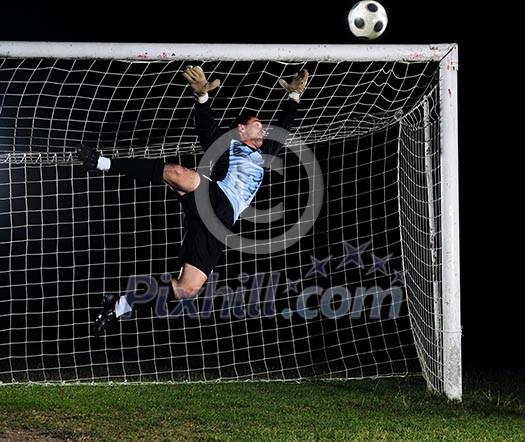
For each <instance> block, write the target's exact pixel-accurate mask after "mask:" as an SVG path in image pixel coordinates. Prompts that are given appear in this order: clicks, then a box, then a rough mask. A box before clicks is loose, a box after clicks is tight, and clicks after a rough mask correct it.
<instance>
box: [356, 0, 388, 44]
mask: <svg viewBox="0 0 525 442" xmlns="http://www.w3.org/2000/svg"><path fill="white" fill-rule="evenodd" d="M387 23H388V17H387V15H386V11H385V8H384V7H383V5H382V4H381V3H378V2H376V1H373V0H364V1H360V2H357V3H356V4H355V5H354V6H352V9H350V12H349V13H348V25H349V26H350V31H352V34H354V35H355V36H356V37H357V38H361V39H364V40H374V39H376V38H377V37H379V36H380V35H381V34H382V33H383V32H385V29H386V25H387Z"/></svg>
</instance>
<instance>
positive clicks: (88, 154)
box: [77, 143, 100, 172]
mask: <svg viewBox="0 0 525 442" xmlns="http://www.w3.org/2000/svg"><path fill="white" fill-rule="evenodd" d="M77 157H78V159H79V160H80V162H81V163H82V168H83V169H84V170H86V171H87V172H93V171H95V170H97V165H98V159H99V158H100V152H98V151H97V150H96V149H93V148H92V147H88V146H86V145H85V144H82V143H80V144H78V145H77Z"/></svg>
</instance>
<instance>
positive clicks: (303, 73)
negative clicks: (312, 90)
mask: <svg viewBox="0 0 525 442" xmlns="http://www.w3.org/2000/svg"><path fill="white" fill-rule="evenodd" d="M307 81H308V71H307V70H306V69H301V70H300V71H299V72H297V74H295V75H294V76H293V78H292V80H291V81H290V83H288V82H287V81H286V80H284V79H282V78H280V79H279V84H280V85H281V86H282V87H284V88H285V89H286V91H287V92H288V93H289V94H290V98H291V99H293V100H295V101H297V102H299V98H300V97H301V95H303V92H304V90H305V89H306V82H307Z"/></svg>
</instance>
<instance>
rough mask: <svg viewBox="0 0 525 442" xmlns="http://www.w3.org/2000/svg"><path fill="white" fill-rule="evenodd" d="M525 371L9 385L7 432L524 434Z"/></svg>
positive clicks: (1, 395) (40, 436) (170, 437)
mask: <svg viewBox="0 0 525 442" xmlns="http://www.w3.org/2000/svg"><path fill="white" fill-rule="evenodd" d="M524 380H525V379H524V375H523V373H517V372H499V373H498V372H494V373H491V374H486V373H485V374H474V375H469V374H466V375H465V380H464V396H463V401H462V402H461V403H453V402H449V401H447V400H446V399H445V398H443V397H441V396H437V395H433V394H430V393H429V392H428V391H427V390H426V386H425V384H424V382H423V381H422V380H421V379H419V378H409V379H381V380H365V381H348V382H315V383H301V384H296V383H213V384H173V385H112V386H107V385H95V386H92V385H74V386H56V385H55V386H43V385H4V386H2V387H0V418H1V421H0V441H11V440H12V441H15V440H21V441H22V440H25V441H33V440H34V441H66V440H67V441H88V440H89V441H250V442H256V441H279V442H284V441H419V442H421V441H524V440H525V388H524Z"/></svg>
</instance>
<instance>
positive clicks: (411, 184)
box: [0, 42, 462, 400]
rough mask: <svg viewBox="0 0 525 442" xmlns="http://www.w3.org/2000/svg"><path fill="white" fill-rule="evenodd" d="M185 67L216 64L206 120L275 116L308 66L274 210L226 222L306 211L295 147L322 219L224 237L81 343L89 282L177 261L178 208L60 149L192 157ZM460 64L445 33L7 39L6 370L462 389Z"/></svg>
mask: <svg viewBox="0 0 525 442" xmlns="http://www.w3.org/2000/svg"><path fill="white" fill-rule="evenodd" d="M187 64H194V65H195V64H201V65H202V67H203V69H204V71H205V72H206V73H207V74H208V75H209V78H212V77H213V78H219V79H221V87H220V88H219V89H218V90H216V91H213V92H212V93H210V99H211V105H212V109H213V110H214V112H215V117H216V119H217V121H218V123H219V125H220V126H221V127H228V124H229V121H230V120H231V119H232V118H233V117H234V116H235V115H236V114H238V113H239V112H240V111H242V110H245V109H252V110H257V112H259V116H260V117H261V120H262V121H264V122H266V123H270V122H274V121H275V120H276V115H277V111H278V109H279V106H280V104H281V103H282V102H283V100H285V99H286V97H285V96H284V95H283V89H282V88H281V87H280V86H279V83H278V80H279V78H290V76H291V75H293V73H294V72H297V71H298V70H299V69H301V68H304V67H306V68H307V69H308V71H309V72H310V79H309V83H308V87H307V90H306V92H305V93H304V95H303V96H302V97H301V102H300V107H299V111H298V115H297V119H296V121H295V124H294V127H293V129H292V131H291V134H290V137H289V139H288V142H287V145H286V147H288V149H285V151H286V152H285V153H284V154H283V156H282V158H283V170H284V172H282V173H279V174H278V173H274V172H272V173H271V174H270V175H271V177H270V178H269V179H270V181H269V183H267V184H266V185H265V186H263V188H262V189H261V191H260V192H259V193H258V195H257V198H256V202H255V205H256V207H262V208H266V207H268V206H270V207H271V206H274V205H275V204H277V203H279V202H280V203H282V207H283V219H282V220H279V222H278V223H277V224H278V225H277V226H275V224H272V223H269V225H268V226H266V227H262V228H261V225H260V224H258V225H257V226H256V225H255V224H254V223H250V221H249V219H243V220H241V222H240V224H239V226H240V227H239V228H238V233H239V234H240V235H245V236H246V237H250V238H252V239H253V238H255V239H256V240H258V241H264V240H265V238H268V237H271V236H272V234H273V233H274V232H275V231H277V232H282V231H284V232H285V234H286V232H287V228H288V227H289V226H291V225H294V224H297V223H299V224H300V223H301V220H299V221H298V220H297V216H296V214H297V213H299V212H301V210H304V209H305V205H308V204H309V203H306V202H305V195H307V194H308V192H311V189H309V188H308V185H306V188H305V187H304V182H306V181H307V180H306V178H305V172H304V168H305V167H306V166H305V165H304V164H303V165H302V164H301V161H304V158H303V156H302V153H299V154H297V156H294V153H293V152H292V151H294V148H293V146H301V147H300V148H298V149H299V151H301V149H303V148H305V147H304V146H306V148H307V149H308V150H311V151H312V152H313V154H314V156H315V158H316V161H318V162H319V165H320V166H319V170H320V171H321V173H318V172H316V174H318V175H317V176H316V177H313V178H312V177H310V176H309V177H308V178H312V179H313V181H315V182H316V183H317V184H319V183H321V184H319V185H321V186H322V192H321V193H322V194H323V201H322V207H321V206H320V213H319V216H318V218H317V220H316V222H315V224H314V225H313V227H312V228H311V229H310V228H309V230H308V231H305V230H307V229H303V230H299V231H300V232H301V235H300V238H297V243H294V244H293V245H291V246H290V247H288V248H286V249H285V250H282V251H281V250H280V251H278V252H276V253H273V254H269V255H268V256H267V257H258V256H254V255H250V254H249V253H243V251H242V247H241V249H240V250H232V249H228V250H227V251H226V252H225V256H224V258H223V259H222V261H221V262H220V265H219V267H218V269H216V270H215V271H214V272H213V273H212V276H211V277H210V280H209V281H208V283H207V286H206V287H205V290H204V291H203V292H202V293H201V295H200V296H199V299H198V300H194V301H192V302H191V303H186V304H184V303H182V304H179V305H178V306H176V305H171V306H170V307H169V308H168V310H170V311H171V313H172V314H169V315H165V316H164V317H162V315H161V314H159V308H158V305H147V306H145V308H143V309H141V310H140V311H139V310H137V311H136V312H135V313H133V315H131V317H129V318H127V319H125V320H123V321H120V324H119V328H120V329H119V331H118V332H117V333H116V334H113V335H108V336H106V337H104V338H100V339H99V340H93V338H92V337H91V336H90V327H91V324H92V320H93V318H94V316H95V314H96V313H97V312H98V309H99V307H100V301H101V296H102V293H103V292H105V291H122V290H123V288H122V281H124V280H126V278H127V277H128V276H130V275H144V274H161V273H165V272H170V273H171V272H172V271H173V270H174V267H173V265H174V264H173V262H174V260H176V256H177V252H178V247H179V245H180V240H181V236H182V232H183V229H182V226H183V221H184V220H183V216H182V213H181V212H180V210H179V206H178V203H177V201H176V200H173V198H172V197H171V196H170V193H169V190H167V189H165V187H164V186H159V185H150V186H143V185H141V186H138V185H136V184H135V183H134V182H133V181H132V180H130V179H128V178H126V177H123V176H109V175H108V176H105V175H101V174H99V175H87V174H86V173H84V172H83V171H82V170H81V168H80V167H79V163H78V161H77V160H76V158H75V155H74V147H75V145H76V143H79V142H84V143H86V144H91V145H93V146H95V147H97V148H99V149H100V150H101V151H102V152H103V154H104V155H107V156H118V157H137V158H159V157H161V158H165V159H167V160H168V159H171V160H173V159H174V158H175V159H176V160H177V161H180V162H181V163H184V164H185V165H186V164H189V165H190V167H196V166H197V164H198V162H199V158H200V157H201V156H202V153H203V152H202V149H201V148H200V146H199V143H198V139H197V135H196V132H195V131H194V127H193V119H192V108H193V97H192V96H191V94H190V93H189V91H188V89H187V84H186V83H185V81H184V79H183V78H181V75H180V72H181V70H182V69H183V68H184V66H186V65H187ZM457 69H458V48H457V45H456V44H435V45H380V44H370V45H365V44H363V45H333V44H330V45H321V44H318V45H298V44H291V45H274V44H151V43H76V42H75V43H73V42H72V43H59V42H0V175H1V180H0V235H1V236H0V260H1V261H2V264H3V268H4V269H5V272H4V274H3V275H2V276H1V277H0V288H1V289H2V290H1V292H2V296H1V297H0V318H1V321H2V324H3V325H2V328H1V330H0V336H1V339H0V382H4V383H5V382H19V381H25V382H62V383H66V382H101V381H112V382H118V381H124V382H165V381H169V382H173V381H188V380H189V381H193V380H196V381H202V380H214V381H215V380H258V379H265V380H302V379H317V378H319V379H351V378H363V377H387V376H406V375H411V374H421V375H423V377H424V378H425V380H426V382H427V385H428V387H429V388H430V389H432V390H435V391H438V392H443V393H444V394H446V396H447V397H449V398H450V399H455V400H461V396H462V369H461V322H460V272H459V202H458V122H457V118H458V112H457V107H458V102H457V96H458V85H457ZM213 78H212V79H213ZM301 152H303V151H301ZM316 170H317V169H316ZM321 175H322V176H321ZM310 182H312V181H311V180H310ZM283 195H286V197H285V198H282V197H283ZM288 232H290V231H289V230H288ZM168 304H169V303H168ZM165 310H166V309H164V310H163V311H164V312H165Z"/></svg>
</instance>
